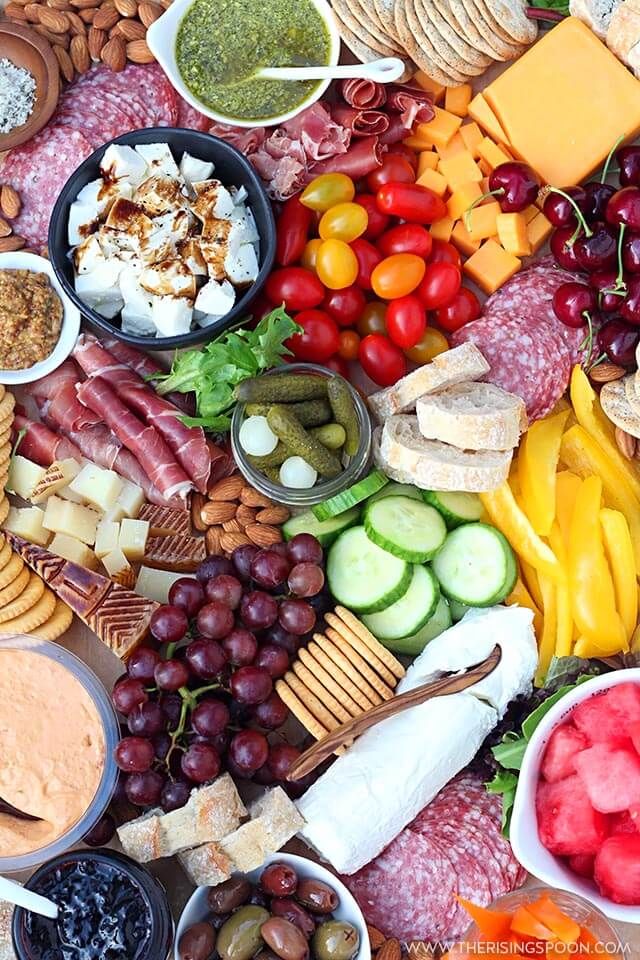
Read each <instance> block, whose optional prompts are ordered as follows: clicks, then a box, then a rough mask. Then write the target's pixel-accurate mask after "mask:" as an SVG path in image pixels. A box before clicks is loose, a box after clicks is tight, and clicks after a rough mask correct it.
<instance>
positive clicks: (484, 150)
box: [478, 137, 511, 170]
mask: <svg viewBox="0 0 640 960" xmlns="http://www.w3.org/2000/svg"><path fill="white" fill-rule="evenodd" d="M478 153H479V154H480V156H481V157H482V159H483V160H485V161H486V162H487V163H488V164H489V166H490V168H491V169H492V170H493V169H494V167H499V166H500V164H501V163H508V162H509V161H510V160H511V157H510V156H509V155H508V154H506V153H505V152H504V150H503V149H502V148H501V147H499V146H498V144H497V143H494V142H493V140H490V139H489V137H485V138H484V140H483V141H482V143H481V144H480V145H479V147H478Z"/></svg>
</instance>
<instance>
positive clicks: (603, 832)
mask: <svg viewBox="0 0 640 960" xmlns="http://www.w3.org/2000/svg"><path fill="white" fill-rule="evenodd" d="M510 839H511V844H512V846H513V851H514V853H515V855H516V857H517V858H518V860H519V861H520V863H521V864H522V865H523V867H525V869H526V870H528V871H529V873H531V874H533V875H534V876H536V877H538V878H539V879H540V880H543V881H544V882H545V883H548V884H550V885H551V886H553V887H559V888H560V889H562V890H568V891H570V892H572V893H577V894H578V895H579V896H581V897H585V898H586V899H587V900H590V901H591V903H593V904H594V905H595V906H597V907H598V908H599V909H600V910H601V911H602V912H603V913H604V914H605V915H606V916H608V917H610V918H612V919H614V920H621V921H624V922H626V923H640V669H632V670H619V671H616V672H614V673H608V674H605V675H604V676H601V677H595V678H593V679H592V680H588V681H586V682H585V683H583V684H580V685H579V686H577V687H576V688H575V689H574V690H572V691H571V692H570V693H568V694H566V696H564V697H563V698H562V699H561V700H560V701H559V702H558V703H557V704H555V706H553V707H552V708H551V710H550V711H549V713H548V714H547V715H546V716H545V717H544V719H543V720H542V722H541V723H540V724H539V726H538V727H537V729H536V731H535V733H534V734H533V736H532V737H531V740H530V742H529V745H528V747H527V750H526V753H525V756H524V760H523V763H522V769H521V771H520V776H519V779H518V789H517V792H516V798H515V803H514V808H513V816H512V820H511V837H510Z"/></svg>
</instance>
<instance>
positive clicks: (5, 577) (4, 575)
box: [0, 553, 24, 590]
mask: <svg viewBox="0 0 640 960" xmlns="http://www.w3.org/2000/svg"><path fill="white" fill-rule="evenodd" d="M23 568H24V560H23V559H22V557H19V556H18V554H17V553H13V554H12V555H11V558H10V560H9V563H7V564H6V566H4V567H3V569H2V570H0V590H1V589H3V588H4V587H6V586H7V584H9V583H11V581H12V580H15V578H16V577H17V576H18V574H19V573H20V571H21V570H22V569H23Z"/></svg>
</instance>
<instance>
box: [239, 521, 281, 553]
mask: <svg viewBox="0 0 640 960" xmlns="http://www.w3.org/2000/svg"><path fill="white" fill-rule="evenodd" d="M244 532H245V533H246V535H247V536H248V537H249V539H250V540H251V542H252V543H255V545H256V547H270V546H271V544H273V543H280V541H281V540H282V534H281V533H280V531H279V530H278V528H277V527H270V526H269V524H268V523H248V524H247V526H246V527H245V528H244Z"/></svg>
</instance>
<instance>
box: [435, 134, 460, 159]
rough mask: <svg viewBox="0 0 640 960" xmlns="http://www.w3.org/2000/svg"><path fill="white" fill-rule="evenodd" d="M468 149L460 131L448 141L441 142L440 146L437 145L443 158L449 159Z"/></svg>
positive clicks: (438, 151)
mask: <svg viewBox="0 0 640 960" xmlns="http://www.w3.org/2000/svg"><path fill="white" fill-rule="evenodd" d="M466 149H467V148H466V147H465V145H464V140H463V139H462V137H461V136H460V134H459V133H455V134H454V135H453V136H452V137H451V140H449V142H448V143H444V144H440V146H438V145H436V151H437V153H438V156H439V157H440V159H441V160H448V159H449V158H450V157H455V156H457V155H458V154H459V153H462V151H463V150H466Z"/></svg>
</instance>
